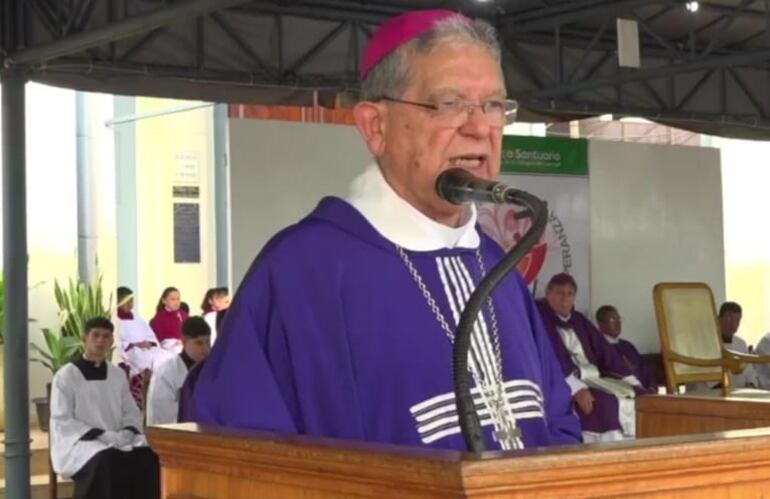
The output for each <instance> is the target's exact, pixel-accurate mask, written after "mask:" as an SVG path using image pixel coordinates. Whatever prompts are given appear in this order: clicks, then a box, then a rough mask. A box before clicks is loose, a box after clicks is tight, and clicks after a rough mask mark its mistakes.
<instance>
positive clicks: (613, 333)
mask: <svg viewBox="0 0 770 499" xmlns="http://www.w3.org/2000/svg"><path fill="white" fill-rule="evenodd" d="M596 324H597V325H598V326H599V331H601V332H602V334H603V335H604V339H605V340H607V343H609V344H610V345H611V346H612V348H614V349H615V350H617V352H618V353H619V354H620V355H621V356H622V357H623V360H625V361H626V364H628V366H629V367H630V368H631V372H633V373H634V376H636V378H637V379H638V380H639V381H640V382H641V383H642V386H644V387H645V388H646V389H648V390H649V391H651V392H656V391H657V390H658V382H657V381H656V380H655V374H654V373H653V372H652V370H651V369H650V368H649V367H648V366H647V363H646V362H645V361H644V359H643V358H642V356H641V355H640V354H639V350H637V349H636V347H635V346H634V344H633V343H631V342H630V341H628V340H625V339H623V338H621V337H620V333H621V332H622V331H623V323H622V321H621V318H620V314H619V313H618V309H617V308H615V307H613V306H612V305H602V306H601V307H599V308H598V309H596Z"/></svg>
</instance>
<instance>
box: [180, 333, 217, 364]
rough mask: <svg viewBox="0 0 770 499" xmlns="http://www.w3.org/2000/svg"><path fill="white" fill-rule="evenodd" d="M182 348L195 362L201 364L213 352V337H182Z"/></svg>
mask: <svg viewBox="0 0 770 499" xmlns="http://www.w3.org/2000/svg"><path fill="white" fill-rule="evenodd" d="M182 348H184V353H186V354H187V356H188V357H190V358H191V359H192V360H194V361H195V362H200V361H202V360H203V359H205V358H206V357H208V355H209V352H210V351H211V336H198V337H197V338H185V337H182Z"/></svg>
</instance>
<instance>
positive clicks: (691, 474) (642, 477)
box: [147, 424, 770, 499]
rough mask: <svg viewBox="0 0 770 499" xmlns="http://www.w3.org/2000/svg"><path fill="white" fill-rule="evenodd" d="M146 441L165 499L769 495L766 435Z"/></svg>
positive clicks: (168, 437)
mask: <svg viewBox="0 0 770 499" xmlns="http://www.w3.org/2000/svg"><path fill="white" fill-rule="evenodd" d="M147 434H148V437H149V440H150V444H151V445H152V448H153V449H155V451H156V452H157V453H158V454H159V455H160V461H161V466H162V482H163V495H162V497H163V498H164V499H214V498H222V499H237V498H259V497H266V498H279V497H302V498H331V497H334V498H339V497H378V498H379V497H399V498H403V497H485V498H491V497H506V498H508V497H541V498H542V497H551V498H557V497H558V498H571V497H572V498H577V497H581V498H587V497H624V496H633V497H635V498H640V497H672V496H675V497H677V498H698V499H704V498H716V497H740V498H751V497H763V495H764V496H767V495H768V494H770V428H768V429H756V430H740V431H734V432H726V433H716V434H701V435H692V436H684V437H674V438H655V439H648V440H636V441H632V442H624V443H615V444H592V445H576V446H570V447H558V448H550V449H530V450H524V451H515V452H487V453H484V454H481V455H475V454H470V453H462V452H455V451H440V450H433V449H427V448H414V447H399V446H393V445H380V444H366V443H360V442H351V441H343V440H334V439H324V438H314V437H303V436H295V435H280V434H273V433H265V432H257V431H245V430H231V429H224V428H205V427H200V426H198V425H194V424H181V425H170V426H165V427H152V428H149V429H148V430H147Z"/></svg>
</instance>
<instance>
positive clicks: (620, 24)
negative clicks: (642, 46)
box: [617, 19, 640, 68]
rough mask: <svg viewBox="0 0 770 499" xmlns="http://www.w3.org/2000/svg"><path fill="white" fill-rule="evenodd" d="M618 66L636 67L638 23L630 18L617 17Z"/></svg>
mask: <svg viewBox="0 0 770 499" xmlns="http://www.w3.org/2000/svg"><path fill="white" fill-rule="evenodd" d="M617 28H618V66H620V67H621V68H638V67H639V65H640V58H639V25H638V24H637V23H636V21H633V20H631V19H618V20H617Z"/></svg>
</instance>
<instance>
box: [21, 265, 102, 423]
mask: <svg viewBox="0 0 770 499" xmlns="http://www.w3.org/2000/svg"><path fill="white" fill-rule="evenodd" d="M54 297H55V299H56V304H57V306H58V307H59V323H60V325H61V326H60V327H59V330H58V332H54V331H52V330H51V329H48V328H44V329H43V330H42V331H43V338H44V340H45V345H44V347H40V346H38V345H36V344H34V343H30V348H31V349H32V351H33V353H34V354H36V356H35V357H33V358H32V361H33V362H38V363H40V364H42V365H44V366H45V367H47V368H48V369H50V371H51V375H52V376H53V375H55V374H56V372H57V371H58V370H59V369H61V368H62V367H63V366H64V365H65V364H66V363H67V362H69V361H70V360H71V359H72V358H73V357H74V356H76V355H79V354H82V353H83V342H82V340H81V337H82V334H83V332H84V329H85V324H86V322H87V321H88V320H89V319H92V318H93V317H110V316H111V312H110V308H111V302H112V296H111V295H110V298H109V300H108V304H107V306H106V307H105V306H104V295H103V293H102V277H101V276H99V277H98V278H97V279H96V281H95V282H94V283H93V284H86V283H83V282H81V281H73V280H72V279H70V280H69V281H68V283H67V286H66V287H64V286H61V285H60V284H59V282H58V281H54ZM46 392H47V393H46V397H38V398H35V399H33V400H32V402H33V403H34V404H35V409H36V410H37V414H38V421H39V422H40V429H41V430H43V431H47V429H48V418H49V407H48V404H49V400H50V396H51V384H50V383H48V385H47V386H46Z"/></svg>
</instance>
